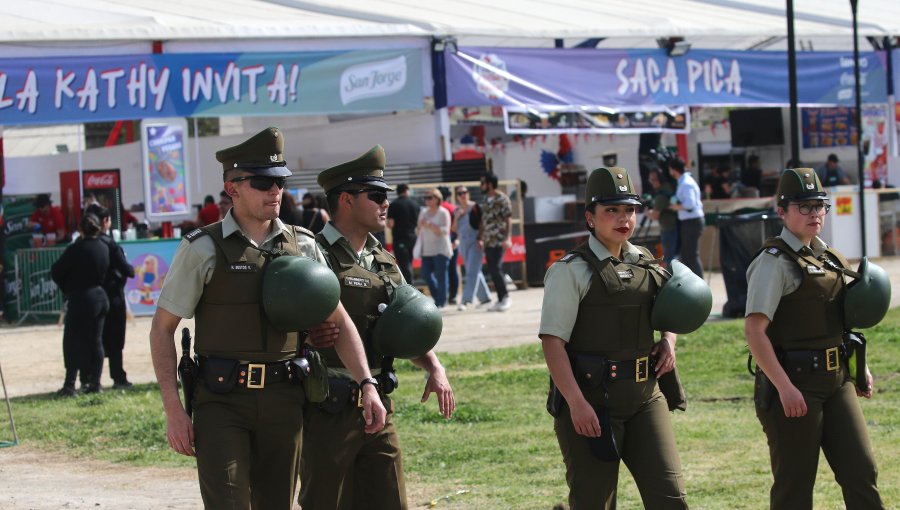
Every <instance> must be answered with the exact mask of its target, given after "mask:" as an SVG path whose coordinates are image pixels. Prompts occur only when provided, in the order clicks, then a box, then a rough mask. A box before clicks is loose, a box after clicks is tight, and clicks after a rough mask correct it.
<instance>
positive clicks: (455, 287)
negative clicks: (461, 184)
mask: <svg viewBox="0 0 900 510" xmlns="http://www.w3.org/2000/svg"><path fill="white" fill-rule="evenodd" d="M438 189H439V190H441V197H443V198H442V200H441V207H443V208H444V209H446V210H447V212H448V213H450V218H451V222H452V218H453V216H454V214H456V206H455V205H453V203H451V202H449V199H450V195H451V194H452V193H450V188H448V187H446V186H440V187H438ZM450 245H451V246H452V247H453V255H451V256H450V262H448V263H447V303H448V304H451V305H455V304H456V294H457V293H459V240H458V239H457V237H456V232H455V231H453V230H452V229H451V230H450Z"/></svg>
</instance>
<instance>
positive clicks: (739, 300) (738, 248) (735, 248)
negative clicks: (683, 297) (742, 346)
mask: <svg viewBox="0 0 900 510" xmlns="http://www.w3.org/2000/svg"><path fill="white" fill-rule="evenodd" d="M781 227H782V222H781V218H779V217H778V214H776V213H775V211H774V210H771V209H769V210H765V211H759V210H752V211H747V210H738V211H735V212H734V213H732V214H720V215H719V217H718V219H717V220H716V228H718V229H719V239H720V242H719V262H720V264H721V266H722V279H723V280H724V281H725V292H726V293H727V295H728V301H726V302H725V305H724V306H723V307H722V317H743V316H744V309H745V308H746V306H747V268H748V267H750V262H752V261H753V257H754V256H756V254H757V252H759V250H760V249H761V248H762V245H763V243H765V241H766V239H768V238H769V237H772V236H776V235H778V234H779V233H781Z"/></svg>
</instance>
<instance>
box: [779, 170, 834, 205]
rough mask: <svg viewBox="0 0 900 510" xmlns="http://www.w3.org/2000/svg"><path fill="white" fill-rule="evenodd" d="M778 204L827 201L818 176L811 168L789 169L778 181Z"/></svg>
mask: <svg viewBox="0 0 900 510" xmlns="http://www.w3.org/2000/svg"><path fill="white" fill-rule="evenodd" d="M775 196H776V197H778V202H791V201H795V200H796V201H799V200H828V196H827V195H826V193H825V190H824V189H822V183H821V182H820V181H819V176H818V175H816V171H815V170H813V169H812V168H790V169H788V170H785V171H784V173H783V174H781V180H779V181H778V192H777V193H776V194H775Z"/></svg>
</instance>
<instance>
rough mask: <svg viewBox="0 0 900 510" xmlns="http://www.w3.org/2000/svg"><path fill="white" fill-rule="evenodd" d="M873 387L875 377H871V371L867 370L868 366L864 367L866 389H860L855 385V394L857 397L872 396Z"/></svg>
mask: <svg viewBox="0 0 900 510" xmlns="http://www.w3.org/2000/svg"><path fill="white" fill-rule="evenodd" d="M874 388H875V379H874V378H873V377H872V372H870V371H869V367H866V391H860V390H859V387H858V386H857V387H856V396H857V397H865V398H872V390H873V389H874Z"/></svg>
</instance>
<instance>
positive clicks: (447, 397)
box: [422, 368, 456, 420]
mask: <svg viewBox="0 0 900 510" xmlns="http://www.w3.org/2000/svg"><path fill="white" fill-rule="evenodd" d="M431 393H435V394H437V401H438V410H439V411H440V412H441V416H443V417H444V418H446V419H448V420H449V419H450V417H451V416H453V411H455V410H456V398H455V397H454V396H453V388H451V387H450V381H449V380H447V374H446V373H445V372H444V369H443V368H438V369H437V370H435V371H434V372H432V373H430V374H429V375H428V379H427V380H426V381H425V391H424V392H423V393H422V402H423V403H424V402H427V401H428V397H429V396H430V395H431Z"/></svg>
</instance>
